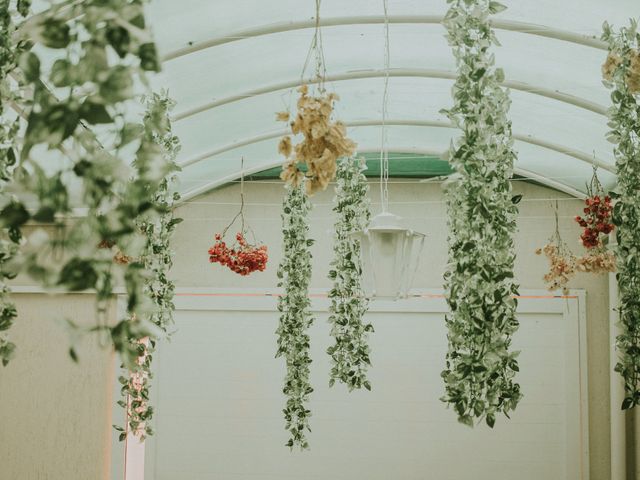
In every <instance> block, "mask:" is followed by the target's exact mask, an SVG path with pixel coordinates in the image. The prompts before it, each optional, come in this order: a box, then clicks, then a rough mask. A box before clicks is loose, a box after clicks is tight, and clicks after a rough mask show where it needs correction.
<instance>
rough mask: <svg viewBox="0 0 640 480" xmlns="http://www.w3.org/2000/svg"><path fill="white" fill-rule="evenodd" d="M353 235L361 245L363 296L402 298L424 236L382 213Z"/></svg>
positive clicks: (395, 217)
mask: <svg viewBox="0 0 640 480" xmlns="http://www.w3.org/2000/svg"><path fill="white" fill-rule="evenodd" d="M356 235H357V237H358V238H359V239H360V241H361V245H362V260H363V262H362V263H363V277H364V288H365V292H366V294H367V296H369V297H382V298H393V299H398V298H406V297H407V295H408V294H409V289H410V288H411V284H412V283H413V279H414V277H415V273H416V269H417V265H418V260H419V256H420V254H421V253H422V248H423V246H424V239H425V235H424V234H422V233H418V232H414V231H413V230H411V229H408V228H406V227H404V226H403V222H402V219H401V218H400V217H398V216H397V215H393V214H391V213H386V212H385V213H381V214H379V215H377V216H375V217H374V218H373V219H372V220H371V223H370V226H369V228H367V229H366V230H364V231H363V232H359V233H358V234H356Z"/></svg>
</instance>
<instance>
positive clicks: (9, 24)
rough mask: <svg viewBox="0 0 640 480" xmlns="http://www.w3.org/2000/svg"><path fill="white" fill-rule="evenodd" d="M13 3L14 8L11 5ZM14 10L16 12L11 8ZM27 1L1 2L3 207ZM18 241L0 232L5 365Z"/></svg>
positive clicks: (10, 346) (1, 358) (0, 335)
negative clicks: (19, 35) (18, 33)
mask: <svg viewBox="0 0 640 480" xmlns="http://www.w3.org/2000/svg"><path fill="white" fill-rule="evenodd" d="M14 3H15V5H14ZM13 7H15V10H16V12H15V13H12V11H11V9H12V8H13ZM29 7H30V2H27V1H24V0H18V1H17V2H11V1H9V0H0V95H1V97H2V98H1V99H0V100H1V101H0V203H2V204H6V203H10V202H11V201H12V200H13V197H12V195H10V194H9V193H7V191H6V186H7V184H8V182H10V181H11V179H12V178H13V169H14V167H15V164H16V158H17V155H16V151H17V150H18V143H17V137H18V131H19V128H20V119H19V117H17V118H15V119H12V118H10V115H9V112H7V111H6V110H5V107H6V106H7V105H10V104H16V103H19V102H20V101H21V100H22V92H21V89H20V88H19V87H16V86H14V84H13V83H12V82H11V81H10V79H9V76H10V75H12V74H13V73H14V71H15V70H16V68H17V60H18V56H19V55H20V54H21V52H22V51H24V48H25V45H24V43H22V42H21V43H19V44H16V43H14V42H13V35H14V33H15V30H16V26H15V23H14V20H15V19H19V18H20V17H24V16H26V15H27V14H28V12H29ZM20 240H21V234H20V232H19V231H18V230H16V229H12V228H2V229H1V232H0V362H1V363H2V365H3V366H6V365H7V364H8V363H9V361H10V360H11V359H12V358H13V357H14V355H15V350H16V345H15V344H14V343H13V342H11V341H10V340H9V329H10V328H11V327H12V326H13V323H14V321H15V319H16V317H17V315H18V312H17V310H16V306H15V303H14V302H13V301H12V300H11V289H10V288H9V286H8V284H7V280H10V279H12V278H14V277H15V275H16V274H15V271H14V269H13V268H12V267H11V265H10V264H11V260H12V259H13V258H14V257H15V255H16V252H17V251H18V247H19V244H20Z"/></svg>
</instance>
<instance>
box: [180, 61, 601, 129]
mask: <svg viewBox="0 0 640 480" xmlns="http://www.w3.org/2000/svg"><path fill="white" fill-rule="evenodd" d="M385 76H386V72H385V71H384V70H358V71H356V72H346V73H339V74H335V75H327V76H326V77H325V81H326V82H340V81H345V80H363V79H368V78H384V77H385ZM389 76H390V77H408V78H411V77H413V78H416V77H417V78H437V79H443V80H455V79H456V78H457V75H456V74H455V73H454V72H450V71H447V70H436V69H431V68H393V69H391V70H390V71H389ZM317 82H318V79H317V78H309V79H306V80H304V79H300V78H297V79H292V80H288V81H286V82H279V83H275V84H272V85H267V86H264V87H260V88H256V89H254V90H249V91H247V92H243V93H240V94H237V95H231V96H229V97H224V98H221V99H219V100H214V101H212V102H208V103H205V104H203V105H199V106H197V107H194V108H191V109H189V110H185V111H183V112H180V113H177V114H176V115H173V117H172V120H173V121H174V122H178V121H180V120H184V119H185V118H188V117H191V116H193V115H197V114H199V113H202V112H205V111H207V110H211V109H213V108H217V107H220V106H222V105H227V104H229V103H234V102H239V101H241V100H244V99H247V98H251V97H255V96H258V95H264V94H267V93H273V92H277V91H279V90H287V89H290V88H295V87H298V86H300V85H302V84H314V83H317ZM502 84H503V85H504V86H505V87H507V88H511V89H513V90H519V91H521V92H526V93H531V94H533V95H540V96H542V97H546V98H550V99H552V100H557V101H559V102H563V103H567V104H569V105H573V106H576V107H578V108H582V109H584V110H588V111H590V112H593V113H597V114H599V115H603V116H606V115H607V108H606V107H604V106H603V105H600V104H598V103H595V102H592V101H590V100H587V99H584V98H581V97H576V96H574V95H569V94H568V93H562V92H559V91H557V90H552V89H550V88H544V87H538V86H536V85H530V84H528V83H526V82H519V81H517V80H505V81H504V82H502Z"/></svg>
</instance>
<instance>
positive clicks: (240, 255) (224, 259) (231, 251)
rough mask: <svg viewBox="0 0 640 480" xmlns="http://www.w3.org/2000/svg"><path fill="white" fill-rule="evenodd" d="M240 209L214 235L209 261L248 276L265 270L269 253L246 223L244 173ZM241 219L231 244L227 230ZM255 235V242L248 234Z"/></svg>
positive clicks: (241, 182)
mask: <svg viewBox="0 0 640 480" xmlns="http://www.w3.org/2000/svg"><path fill="white" fill-rule="evenodd" d="M240 202H241V203H240V211H239V212H238V213H237V214H236V216H235V217H233V220H231V223H229V225H227V226H226V227H225V228H224V230H223V231H222V232H221V233H216V234H215V236H214V239H215V243H214V244H213V246H212V247H211V248H209V263H219V264H220V265H222V266H224V267H227V268H228V269H229V270H231V271H232V272H234V273H237V274H238V275H242V276H246V275H250V274H251V273H253V272H264V270H265V269H266V268H267V261H268V260H269V255H268V253H267V246H266V245H262V244H260V243H258V242H257V240H256V239H255V234H254V233H253V230H252V229H251V228H249V227H248V226H247V225H246V222H245V218H244V175H242V177H241V179H240ZM238 219H239V220H240V231H239V232H238V233H236V236H235V242H234V243H232V244H231V245H229V244H227V241H226V240H225V238H226V234H227V231H228V230H229V229H230V228H231V227H232V226H233V224H234V223H235V222H236V221H237V220H238ZM248 235H251V236H252V237H253V242H252V243H250V242H249V241H248V240H247V236H248Z"/></svg>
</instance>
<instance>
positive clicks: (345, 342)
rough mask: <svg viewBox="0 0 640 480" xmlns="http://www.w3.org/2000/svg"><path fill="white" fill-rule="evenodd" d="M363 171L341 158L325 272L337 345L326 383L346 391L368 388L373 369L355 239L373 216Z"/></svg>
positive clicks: (357, 164) (355, 160)
mask: <svg viewBox="0 0 640 480" xmlns="http://www.w3.org/2000/svg"><path fill="white" fill-rule="evenodd" d="M366 168H367V167H366V163H365V162H364V160H362V159H358V158H348V157H343V158H342V159H340V160H339V161H338V170H337V174H336V197H335V200H334V201H335V207H334V208H333V211H334V212H336V214H337V220H336V223H335V225H334V228H335V234H334V237H333V242H334V243H333V261H332V262H331V267H332V268H331V270H330V271H329V278H330V279H331V280H332V281H333V288H332V289H331V291H330V292H329V298H330V299H331V306H330V307H329V323H330V325H331V336H332V337H333V338H334V340H335V343H334V344H333V345H331V346H330V347H329V348H328V349H327V353H328V354H329V355H330V356H331V360H332V366H331V372H330V378H329V385H330V386H333V385H334V383H335V382H336V380H338V381H340V382H342V383H344V384H345V385H346V386H347V387H348V388H349V390H350V391H351V390H353V389H360V388H363V387H364V388H366V389H367V390H371V383H370V382H369V380H368V379H367V369H368V367H369V366H370V365H371V359H370V357H369V355H370V351H371V349H370V347H369V345H368V336H369V333H370V332H373V325H371V324H370V323H365V322H364V321H363V317H364V314H365V313H366V311H367V309H368V307H369V300H368V299H367V298H366V296H365V292H364V289H363V287H362V258H361V245H360V240H358V239H357V238H356V237H355V236H354V234H356V233H357V232H361V231H363V230H364V229H365V228H366V227H367V225H368V224H369V219H370V217H371V212H370V211H369V200H368V198H367V192H368V191H369V185H368V183H367V179H366V177H365V176H364V173H363V171H364V170H365V169H366Z"/></svg>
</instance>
